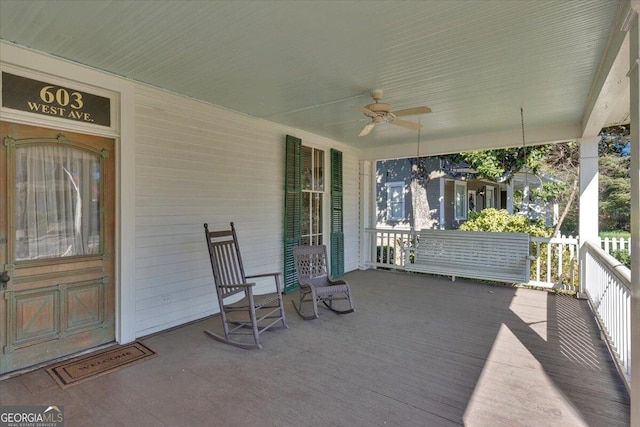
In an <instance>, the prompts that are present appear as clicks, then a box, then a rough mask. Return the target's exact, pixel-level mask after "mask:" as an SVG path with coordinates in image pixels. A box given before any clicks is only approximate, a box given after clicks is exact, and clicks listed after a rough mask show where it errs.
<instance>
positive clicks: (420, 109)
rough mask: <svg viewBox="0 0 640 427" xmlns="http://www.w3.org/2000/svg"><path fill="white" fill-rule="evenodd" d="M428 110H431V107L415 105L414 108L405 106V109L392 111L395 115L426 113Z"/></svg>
mask: <svg viewBox="0 0 640 427" xmlns="http://www.w3.org/2000/svg"><path fill="white" fill-rule="evenodd" d="M430 112H431V108H429V107H415V108H407V109H406V110H398V111H393V115H394V116H396V117H400V116H415V115H416V114H427V113H430Z"/></svg>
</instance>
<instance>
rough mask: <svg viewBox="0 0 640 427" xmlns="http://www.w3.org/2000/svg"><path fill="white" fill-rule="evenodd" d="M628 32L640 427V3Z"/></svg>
mask: <svg viewBox="0 0 640 427" xmlns="http://www.w3.org/2000/svg"><path fill="white" fill-rule="evenodd" d="M631 5H632V7H633V8H634V9H635V11H636V13H635V17H634V18H633V20H634V22H633V25H632V26H631V29H630V30H629V65H630V67H631V70H630V71H629V74H628V75H629V79H630V84H629V91H630V99H631V105H630V116H631V117H630V118H631V174H630V175H631V426H632V427H640V278H639V276H640V170H639V169H640V71H639V70H638V68H639V67H640V64H639V63H638V61H639V60H640V28H639V25H638V14H637V12H638V10H639V9H640V2H639V1H637V0H635V1H633V2H631Z"/></svg>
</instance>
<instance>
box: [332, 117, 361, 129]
mask: <svg viewBox="0 0 640 427" xmlns="http://www.w3.org/2000/svg"><path fill="white" fill-rule="evenodd" d="M364 120H369V119H365V118H362V119H353V120H343V121H341V122H331V123H323V124H322V127H327V126H336V125H344V124H347V123H355V122H362V121H364Z"/></svg>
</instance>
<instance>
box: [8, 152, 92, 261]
mask: <svg viewBox="0 0 640 427" xmlns="http://www.w3.org/2000/svg"><path fill="white" fill-rule="evenodd" d="M15 156H16V163H15V167H16V174H15V190H14V191H15V199H14V200H15V245H16V246H15V248H16V261H22V260H31V259H41V258H57V257H66V256H74V255H90V254H98V253H100V177H101V171H100V159H99V157H98V156H97V155H94V154H90V153H87V152H84V151H82V150H78V149H74V148H72V147H66V146H56V145H36V146H27V147H18V148H17V149H16V151H15Z"/></svg>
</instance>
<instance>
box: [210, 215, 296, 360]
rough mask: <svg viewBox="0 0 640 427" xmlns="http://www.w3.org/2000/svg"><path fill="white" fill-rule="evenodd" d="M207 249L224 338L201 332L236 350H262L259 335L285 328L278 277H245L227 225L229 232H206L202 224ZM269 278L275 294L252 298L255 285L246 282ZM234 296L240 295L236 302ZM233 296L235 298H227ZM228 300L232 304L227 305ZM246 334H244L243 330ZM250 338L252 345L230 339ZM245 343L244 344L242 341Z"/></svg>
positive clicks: (231, 232) (233, 230) (212, 333)
mask: <svg viewBox="0 0 640 427" xmlns="http://www.w3.org/2000/svg"><path fill="white" fill-rule="evenodd" d="M204 231H205V235H206V238H207V248H208V249H209V257H210V258H211V268H212V270H213V279H214V282H215V286H216V293H217V295H218V304H219V305H220V317H221V318H222V326H223V328H224V337H223V336H221V335H218V334H216V333H214V332H211V331H204V332H205V333H206V334H208V335H209V336H211V337H212V338H213V339H215V340H217V341H220V342H223V343H226V344H230V345H233V346H236V347H240V348H262V345H261V344H260V334H261V333H262V332H264V331H266V330H267V329H269V328H271V327H272V326H275V325H276V324H278V323H282V325H278V327H279V328H287V327H288V326H287V324H286V322H285V315H284V305H283V302H282V293H281V291H280V279H279V275H280V273H265V274H257V275H252V276H245V274H244V267H243V265H242V258H241V257H240V248H239V247H238V237H237V235H236V230H235V228H234V226H233V222H232V223H231V229H230V230H221V231H209V226H208V225H207V224H204ZM269 276H272V277H273V279H274V282H275V292H272V293H268V294H261V295H254V294H253V287H254V286H255V283H248V282H247V279H254V278H261V277H269ZM237 294H244V295H243V296H242V298H241V299H240V300H238V298H237ZM234 295H236V298H231V297H233V296H234ZM228 299H232V300H233V301H234V302H232V303H228V302H227V300H228ZM248 329H249V330H250V332H248V331H247V330H248ZM232 334H236V335H244V336H247V335H253V341H254V343H253V344H252V343H245V342H242V341H238V340H237V339H232V338H231V335H232ZM245 341H246V340H245Z"/></svg>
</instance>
